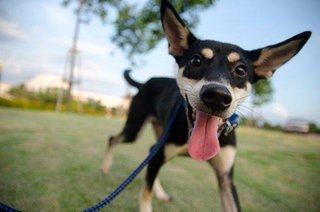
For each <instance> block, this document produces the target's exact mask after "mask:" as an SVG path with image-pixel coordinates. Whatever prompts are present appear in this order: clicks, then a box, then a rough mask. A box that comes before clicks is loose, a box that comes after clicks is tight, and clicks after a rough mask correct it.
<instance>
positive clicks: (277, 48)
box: [249, 31, 311, 79]
mask: <svg viewBox="0 0 320 212" xmlns="http://www.w3.org/2000/svg"><path fill="white" fill-rule="evenodd" d="M310 35H311V32H310V31H306V32H303V33H301V34H298V35H296V36H294V37H292V38H290V39H288V40H285V41H283V42H281V43H278V44H275V45H271V46H267V47H265V48H262V49H257V50H253V51H251V52H249V54H250V57H251V60H252V61H253V65H254V68H255V75H256V76H257V78H258V79H261V78H262V79H268V78H270V77H271V76H272V75H273V73H274V72H275V70H276V69H277V68H279V67H280V66H281V65H283V64H284V63H286V62H287V61H289V60H290V59H291V58H292V57H293V56H295V55H296V54H297V53H298V52H299V51H300V49H301V48H302V47H303V46H304V44H305V43H306V42H307V41H308V39H309V37H310Z"/></svg>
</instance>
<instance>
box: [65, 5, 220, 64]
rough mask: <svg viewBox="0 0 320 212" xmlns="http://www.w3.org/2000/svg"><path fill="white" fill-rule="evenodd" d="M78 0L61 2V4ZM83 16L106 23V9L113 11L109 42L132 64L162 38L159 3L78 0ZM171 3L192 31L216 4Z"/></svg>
mask: <svg viewBox="0 0 320 212" xmlns="http://www.w3.org/2000/svg"><path fill="white" fill-rule="evenodd" d="M71 2H79V0H64V1H63V5H64V6H68V5H70V3H71ZM80 2H82V4H83V5H82V7H83V9H82V10H83V11H84V15H85V17H87V18H89V19H90V15H91V14H93V15H98V16H99V17H100V19H101V20H102V21H106V19H107V14H108V11H109V10H115V12H116V18H115V20H114V21H112V22H111V23H112V24H113V26H114V28H115V33H114V34H113V35H112V38H111V39H112V41H113V42H114V43H115V44H117V45H118V46H119V47H120V48H121V49H122V50H124V52H125V53H126V54H127V56H128V58H129V59H130V61H131V62H132V63H133V64H134V56H135V55H141V54H145V53H147V52H148V51H150V50H151V49H153V48H154V47H155V46H156V44H157V43H158V42H159V41H160V40H161V39H162V38H164V34H163V31H162V27H161V23H160V0H148V1H146V3H145V4H144V5H143V6H140V7H139V6H138V3H137V2H138V1H136V2H135V3H132V1H125V0H119V1H116V0H80ZM129 2H130V3H129ZM171 3H172V4H173V5H174V6H175V8H176V9H177V11H178V12H179V13H181V14H182V17H183V18H184V20H185V21H186V23H187V24H188V26H190V27H191V28H192V27H194V26H195V25H196V24H197V23H198V21H199V18H198V16H199V12H200V11H201V10H204V9H207V8H208V7H209V6H211V5H213V4H214V3H215V0H187V1H185V0H173V1H171Z"/></svg>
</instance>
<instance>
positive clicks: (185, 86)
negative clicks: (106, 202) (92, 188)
mask: <svg viewBox="0 0 320 212" xmlns="http://www.w3.org/2000/svg"><path fill="white" fill-rule="evenodd" d="M161 21H162V26H163V29H164V32H165V35H166V38H167V40H168V42H169V53H170V54H171V55H172V56H173V57H174V58H175V60H176V62H177V64H178V66H179V70H178V74H177V79H176V80H174V79H170V78H152V79H150V80H149V81H147V82H146V83H145V84H140V83H138V82H135V81H134V80H132V79H131V78H130V76H129V75H128V72H126V73H125V78H126V79H127V81H128V82H129V83H130V84H132V85H134V86H136V87H137V88H138V89H139V92H138V93H137V95H136V96H135V97H134V98H133V100H132V103H131V106H130V109H129V114H128V119H127V121H126V124H125V126H124V129H123V130H122V132H121V133H120V134H119V135H117V136H115V137H111V138H110V140H109V143H108V145H107V150H106V154H105V159H104V161H103V164H102V171H103V172H104V173H107V172H108V170H109V168H110V166H111V163H112V151H113V148H114V146H115V145H116V144H120V143H132V142H134V141H135V140H136V138H137V134H138V133H139V131H140V129H141V127H142V126H143V124H144V123H145V122H146V121H147V120H151V122H152V124H153V126H154V130H155V133H156V135H157V137H159V136H160V134H161V133H162V131H163V129H164V128H165V127H166V126H165V125H166V123H167V121H168V118H169V115H170V113H171V111H172V110H173V108H174V107H175V106H176V105H177V102H178V101H179V100H181V99H183V100H184V101H185V103H186V105H187V106H186V108H181V109H180V111H179V114H178V115H177V117H176V119H175V121H174V124H173V127H172V129H171V130H170V133H169V136H168V138H167V140H166V143H165V145H164V146H163V147H162V148H161V150H160V151H159V152H158V153H157V155H156V156H155V157H154V158H153V159H152V161H151V162H150V164H149V166H148V169H147V173H146V178H145V180H146V181H145V186H144V188H143V189H142V192H141V194H140V199H139V202H140V211H143V212H145V211H152V205H151V202H152V196H153V195H152V194H153V193H154V194H155V196H156V197H158V198H160V199H162V200H169V196H168V195H167V194H166V193H165V192H164V190H163V189H162V187H161V185H160V182H159V179H158V178H157V174H158V172H159V170H160V168H161V166H162V165H163V164H165V163H166V162H167V161H169V160H170V159H171V158H172V157H174V156H176V155H179V154H184V155H185V154H187V153H189V155H190V156H191V157H192V158H193V159H196V160H204V161H207V162H208V163H209V164H210V165H211V166H212V167H213V169H214V171H215V173H216V175H217V178H218V182H219V188H220V197H221V201H222V205H223V209H224V211H240V204H239V199H238V195H237V191H236V187H235V185H234V183H233V167H234V164H235V157H236V137H235V133H234V132H232V133H230V134H229V135H227V136H225V135H223V134H222V135H221V136H220V137H219V136H218V134H217V131H218V128H219V125H221V123H223V121H224V120H225V119H227V118H229V117H230V116H231V115H232V114H233V113H234V112H235V111H236V109H237V106H238V105H239V104H240V103H241V102H243V101H244V99H245V98H246V97H247V96H248V95H249V93H250V90H251V85H252V84H253V83H255V82H257V81H258V80H260V79H268V78H270V77H271V76H272V75H273V74H274V72H275V70H276V69H277V68H279V67H280V66H281V65H283V64H284V63H286V62H287V61H288V60H290V59H291V58H292V57H293V56H294V55H296V54H297V53H298V52H299V50H300V49H301V48H302V47H303V45H304V44H305V43H306V42H307V40H308V39H309V37H310V35H311V32H303V33H301V34H298V35H296V36H294V37H292V38H290V39H288V40H286V41H283V42H281V43H279V44H276V45H271V46H267V47H265V48H261V49H257V50H253V51H246V50H243V49H242V48H240V47H238V46H236V45H232V44H228V43H221V42H218V41H213V40H200V39H197V38H196V37H195V36H194V35H193V34H192V33H191V32H190V30H189V29H188V28H187V27H186V26H185V24H184V22H183V21H182V19H181V18H180V17H179V15H178V14H177V12H176V11H175V10H174V8H173V7H172V5H171V4H169V3H168V2H167V1H162V3H161ZM218 137H219V138H218ZM186 186H189V185H186Z"/></svg>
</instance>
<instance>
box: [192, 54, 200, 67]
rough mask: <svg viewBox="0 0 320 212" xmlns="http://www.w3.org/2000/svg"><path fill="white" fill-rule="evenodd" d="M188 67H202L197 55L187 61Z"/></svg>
mask: <svg viewBox="0 0 320 212" xmlns="http://www.w3.org/2000/svg"><path fill="white" fill-rule="evenodd" d="M189 65H190V66H193V67H199V66H201V65H202V60H201V57H200V56H199V55H194V56H192V57H191V58H190V60H189Z"/></svg>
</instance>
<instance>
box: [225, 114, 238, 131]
mask: <svg viewBox="0 0 320 212" xmlns="http://www.w3.org/2000/svg"><path fill="white" fill-rule="evenodd" d="M238 125H239V115H238V114H236V113H234V114H232V116H231V117H230V118H229V119H228V120H227V121H226V123H225V124H224V133H223V134H224V135H225V136H227V135H228V134H229V133H230V132H231V131H232V130H234V129H235V128H237V126H238Z"/></svg>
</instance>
